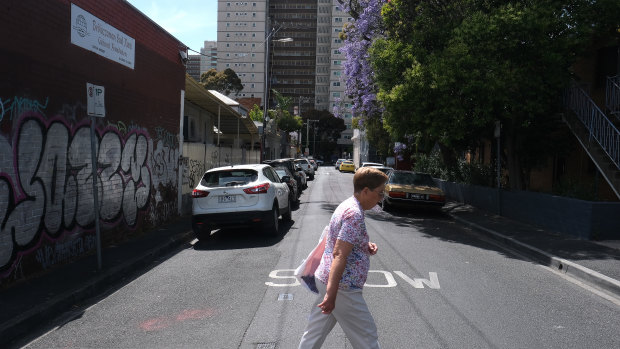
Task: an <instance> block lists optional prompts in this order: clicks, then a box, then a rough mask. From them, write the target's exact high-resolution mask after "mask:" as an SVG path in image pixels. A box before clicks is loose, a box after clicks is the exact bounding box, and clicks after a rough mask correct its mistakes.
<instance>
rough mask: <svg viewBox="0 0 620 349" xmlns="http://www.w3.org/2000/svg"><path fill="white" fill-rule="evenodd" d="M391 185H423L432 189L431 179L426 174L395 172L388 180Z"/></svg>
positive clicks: (433, 184)
mask: <svg viewBox="0 0 620 349" xmlns="http://www.w3.org/2000/svg"><path fill="white" fill-rule="evenodd" d="M390 183H391V184H405V185H425V186H429V187H434V186H436V185H435V182H434V181H433V177H431V175H429V174H426V173H412V172H396V173H394V174H393V175H392V178H390Z"/></svg>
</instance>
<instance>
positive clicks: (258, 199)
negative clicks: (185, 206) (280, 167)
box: [192, 164, 292, 240]
mask: <svg viewBox="0 0 620 349" xmlns="http://www.w3.org/2000/svg"><path fill="white" fill-rule="evenodd" d="M291 213H292V203H291V200H290V197H289V188H288V185H287V184H286V183H285V182H282V181H280V178H279V176H278V174H277V173H276V172H275V170H274V169H273V167H271V166H269V165H265V164H260V165H235V166H227V167H218V168H214V169H211V170H209V171H207V172H206V173H205V174H204V176H203V177H202V179H201V180H200V183H199V184H198V185H197V186H196V189H194V191H193V192H192V229H193V230H194V233H195V234H196V237H197V238H198V239H199V240H206V239H208V238H209V236H210V235H211V231H212V230H214V229H219V228H225V227H245V226H250V225H259V226H261V227H262V228H263V229H264V230H265V232H267V233H268V234H270V235H278V234H279V223H278V218H279V217H280V216H282V219H283V220H285V221H290V220H291Z"/></svg>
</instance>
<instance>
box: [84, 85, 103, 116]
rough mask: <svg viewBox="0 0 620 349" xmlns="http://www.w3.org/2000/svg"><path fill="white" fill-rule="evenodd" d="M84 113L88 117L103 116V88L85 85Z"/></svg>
mask: <svg viewBox="0 0 620 349" xmlns="http://www.w3.org/2000/svg"><path fill="white" fill-rule="evenodd" d="M86 112H87V114H88V115H92V116H98V117H104V116H105V88H104V87H103V86H97V85H93V84H89V83H86Z"/></svg>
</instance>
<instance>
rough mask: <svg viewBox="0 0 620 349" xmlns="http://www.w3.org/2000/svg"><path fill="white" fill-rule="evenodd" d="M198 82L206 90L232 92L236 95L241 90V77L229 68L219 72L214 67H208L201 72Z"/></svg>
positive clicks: (227, 93) (226, 93)
mask: <svg viewBox="0 0 620 349" xmlns="http://www.w3.org/2000/svg"><path fill="white" fill-rule="evenodd" d="M200 82H201V83H202V85H203V86H204V87H205V88H206V89H207V90H216V91H218V92H221V93H223V94H225V95H229V94H231V93H232V92H234V93H235V96H236V95H238V94H239V92H241V90H243V84H241V79H239V77H238V76H237V73H235V71H234V70H232V69H230V68H227V69H226V70H224V71H221V72H218V71H217V70H216V69H210V70H209V71H206V72H204V73H202V75H201V76H200Z"/></svg>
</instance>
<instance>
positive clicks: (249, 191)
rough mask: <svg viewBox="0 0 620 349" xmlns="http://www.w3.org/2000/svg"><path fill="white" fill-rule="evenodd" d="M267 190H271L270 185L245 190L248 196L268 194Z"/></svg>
mask: <svg viewBox="0 0 620 349" xmlns="http://www.w3.org/2000/svg"><path fill="white" fill-rule="evenodd" d="M267 190H269V183H265V184H261V185H257V186H255V187H252V188H246V189H243V191H244V192H245V193H246V194H266V193H267Z"/></svg>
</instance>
